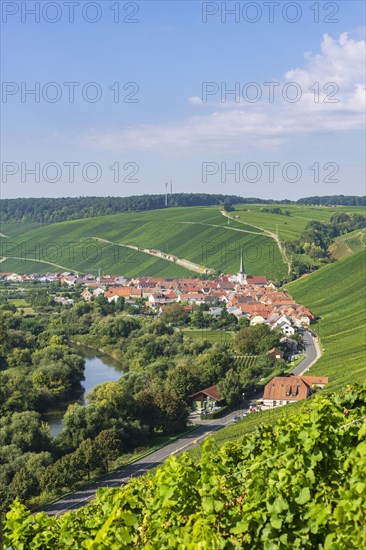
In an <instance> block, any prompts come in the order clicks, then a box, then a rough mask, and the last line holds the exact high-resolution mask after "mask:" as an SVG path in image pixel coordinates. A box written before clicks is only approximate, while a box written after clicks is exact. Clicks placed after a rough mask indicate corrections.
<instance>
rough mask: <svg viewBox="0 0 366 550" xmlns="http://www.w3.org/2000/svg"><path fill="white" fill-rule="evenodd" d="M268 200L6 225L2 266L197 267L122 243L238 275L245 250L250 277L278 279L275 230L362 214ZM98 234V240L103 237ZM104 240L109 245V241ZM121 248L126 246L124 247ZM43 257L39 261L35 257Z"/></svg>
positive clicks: (129, 272) (135, 271)
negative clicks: (267, 203)
mask: <svg viewBox="0 0 366 550" xmlns="http://www.w3.org/2000/svg"><path fill="white" fill-rule="evenodd" d="M261 208H263V205H239V206H237V208H236V212H235V213H232V214H231V215H232V216H234V215H237V216H239V218H240V220H238V221H236V220H230V221H228V220H227V218H225V217H224V216H223V215H222V214H221V212H220V209H219V207H217V206H216V207H206V208H202V207H192V208H168V209H166V210H152V211H147V212H124V213H121V214H115V215H111V216H100V217H98V218H89V219H83V220H75V221H68V222H62V223H57V224H50V225H46V226H42V227H40V226H39V225H38V224H23V225H22V224H9V225H6V224H5V225H4V224H3V225H2V228H1V232H2V233H3V234H5V235H7V237H8V238H3V237H0V242H1V245H2V250H1V252H0V256H2V257H6V258H8V259H7V260H6V261H3V262H1V268H0V269H1V270H2V271H15V272H19V273H24V272H32V271H33V272H35V271H39V272H44V271H49V270H56V269H58V270H60V269H61V270H77V271H80V272H93V270H94V271H96V270H97V269H98V268H101V269H102V271H104V272H108V273H112V274H123V275H126V276H133V275H136V276H138V275H139V276H141V275H149V276H153V275H155V276H166V277H180V276H189V275H191V274H192V270H190V269H189V268H187V267H186V266H181V265H178V264H177V263H173V262H170V261H168V260H166V259H163V258H159V257H155V256H152V255H149V254H147V253H145V252H141V251H138V250H131V249H129V248H126V247H124V246H123V245H132V246H137V247H138V248H140V249H143V248H148V249H154V250H157V251H160V252H162V253H164V254H174V255H175V256H176V257H178V258H179V259H183V260H184V259H186V260H189V261H191V262H194V263H195V264H197V266H198V267H201V268H204V267H208V268H211V269H220V270H223V271H225V272H227V273H236V272H237V269H238V264H239V258H240V251H241V250H243V253H244V260H245V263H246V269H247V272H248V273H249V274H256V275H266V276H267V277H268V278H270V279H274V280H278V279H280V278H282V277H283V276H285V275H286V273H287V264H286V263H285V262H284V261H283V259H282V258H281V254H280V251H279V249H278V246H277V244H276V242H275V240H274V239H273V238H271V236H270V235H269V233H268V232H272V233H275V232H276V231H277V230H278V234H279V236H280V239H281V240H283V239H295V238H297V237H298V236H299V235H300V234H301V232H302V231H303V229H304V227H305V226H306V224H307V223H308V222H309V221H310V220H313V219H316V220H319V221H327V220H329V218H330V216H331V215H332V213H333V212H336V211H337V212H339V211H340V210H342V211H351V212H358V211H360V210H361V209H358V208H351V207H349V208H345V207H341V208H340V207H334V208H322V207H309V206H288V205H284V206H282V207H281V208H282V209H286V210H289V211H290V213H291V215H290V216H283V215H278V214H269V213H265V212H261V211H260V209H261ZM98 239H99V240H98ZM102 239H104V241H108V242H102ZM121 245H122V246H121ZM35 260H38V261H35Z"/></svg>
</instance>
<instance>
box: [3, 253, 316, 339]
mask: <svg viewBox="0 0 366 550" xmlns="http://www.w3.org/2000/svg"><path fill="white" fill-rule="evenodd" d="M0 280H5V281H12V282H27V281H32V280H37V281H39V282H40V283H49V282H54V281H59V282H60V283H61V284H65V285H67V286H69V287H74V286H75V285H76V284H81V285H82V286H83V287H84V289H83V290H82V292H81V298H82V299H83V300H85V301H90V300H92V299H95V298H96V297H98V296H100V295H104V296H105V297H106V298H107V300H108V301H109V302H116V301H117V300H118V299H119V298H121V297H123V298H124V300H125V302H126V303H130V304H133V303H135V302H136V300H138V299H144V300H145V305H146V307H147V308H150V309H151V310H152V311H154V312H155V313H157V314H161V313H162V312H163V311H164V310H166V309H167V308H168V307H169V306H170V305H171V304H173V303H180V304H182V305H184V306H185V308H186V309H187V310H189V309H192V308H193V307H194V306H199V305H201V304H206V305H207V308H206V311H205V314H206V315H210V316H212V317H214V318H216V317H219V316H220V315H221V312H222V310H223V308H224V307H226V310H227V312H228V313H231V314H233V315H235V317H237V318H238V319H239V318H240V317H242V316H244V317H247V318H248V319H249V322H250V325H251V326H253V325H256V324H258V323H266V324H267V325H269V326H270V328H271V329H275V328H279V329H281V331H282V332H283V333H284V335H285V336H288V337H291V336H292V335H293V334H294V333H295V331H296V330H297V329H298V328H301V327H306V326H309V325H310V323H311V322H312V320H313V319H314V316H313V315H312V313H311V312H310V311H309V310H308V309H307V308H306V307H304V306H303V305H301V304H298V303H297V302H296V300H295V299H294V298H293V297H292V296H290V295H289V294H287V293H286V292H280V291H278V290H277V289H276V287H275V286H274V284H273V283H271V282H269V281H268V280H267V278H266V277H264V276H250V275H247V274H246V273H245V270H244V262H243V257H242V256H241V260H240V268H239V272H238V273H237V275H222V276H220V277H218V278H217V279H214V280H200V279H188V278H180V279H167V278H161V277H129V278H125V277H122V276H119V275H118V276H112V275H105V276H101V275H99V276H94V275H90V274H88V275H78V274H75V273H61V274H59V273H46V274H45V275H38V274H32V275H17V274H16V273H0ZM57 300H58V301H59V302H60V303H62V304H65V305H67V304H70V303H72V302H70V299H68V298H65V297H58V298H57Z"/></svg>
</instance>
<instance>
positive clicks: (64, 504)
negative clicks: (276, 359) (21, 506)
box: [44, 331, 320, 516]
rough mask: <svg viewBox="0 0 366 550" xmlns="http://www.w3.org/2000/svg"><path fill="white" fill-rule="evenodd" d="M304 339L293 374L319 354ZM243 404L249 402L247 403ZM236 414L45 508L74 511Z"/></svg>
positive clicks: (208, 424)
mask: <svg viewBox="0 0 366 550" xmlns="http://www.w3.org/2000/svg"><path fill="white" fill-rule="evenodd" d="M303 339H304V342H305V355H306V357H305V358H304V359H303V361H301V363H299V364H298V365H297V366H296V367H295V368H294V369H293V371H292V372H293V373H294V374H296V375H301V374H303V373H304V372H305V371H306V370H307V369H308V368H309V367H310V366H311V365H312V363H313V362H315V361H316V360H317V358H318V357H319V356H320V351H319V346H317V345H316V343H315V340H314V338H313V337H312V336H311V334H310V333H309V332H308V331H304V334H303ZM260 397H261V396H260V395H258V396H257V397H256V399H259V398H260ZM253 404H254V402H253ZM246 406H248V404H247V403H246ZM237 414H238V411H237V410H236V411H233V412H231V413H229V414H228V415H227V416H225V417H224V418H218V419H215V420H205V421H204V422H203V425H201V426H199V427H198V428H197V429H195V430H193V431H192V432H190V433H189V434H187V435H185V436H183V437H181V438H180V439H177V441H175V442H174V443H171V444H170V445H166V446H165V447H163V448H162V449H159V450H158V451H155V452H154V453H151V454H150V455H148V456H146V457H145V458H142V459H141V460H138V461H137V462H134V463H133V464H130V465H129V466H125V467H124V468H122V469H121V470H120V471H118V472H115V473H113V474H111V475H110V476H108V477H105V478H104V479H103V480H101V481H97V482H95V483H91V484H90V485H88V486H87V487H85V488H83V489H80V490H79V491H77V492H76V493H73V494H72V495H70V496H68V497H65V498H63V499H61V500H58V501H57V502H55V503H54V504H51V505H50V506H47V507H46V508H44V511H45V512H46V513H47V514H49V515H51V516H53V515H60V514H63V513H65V512H67V511H69V510H76V509H77V508H81V506H84V505H85V504H87V502H88V501H89V500H91V499H93V498H94V497H95V493H96V491H97V489H99V488H100V487H114V486H117V485H123V484H125V483H127V482H128V481H129V480H130V479H131V478H132V477H137V476H140V475H142V474H144V473H145V472H147V471H148V470H151V469H152V468H155V467H156V466H158V465H159V464H162V463H163V462H164V460H166V459H167V458H168V457H169V456H171V455H173V454H179V453H182V452H183V451H186V450H188V449H190V448H192V447H194V446H195V445H197V443H199V442H201V441H202V440H203V439H205V438H206V437H207V436H208V435H210V434H212V433H213V432H216V431H217V430H220V429H221V428H223V427H224V426H227V425H229V424H232V422H233V418H234V416H236V415H237Z"/></svg>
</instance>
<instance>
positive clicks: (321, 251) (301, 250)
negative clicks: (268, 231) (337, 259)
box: [284, 212, 366, 275]
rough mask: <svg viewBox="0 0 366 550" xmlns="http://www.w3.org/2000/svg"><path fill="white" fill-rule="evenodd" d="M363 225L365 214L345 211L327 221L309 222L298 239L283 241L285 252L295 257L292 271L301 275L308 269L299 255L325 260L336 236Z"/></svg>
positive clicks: (365, 218) (365, 219) (320, 260)
mask: <svg viewBox="0 0 366 550" xmlns="http://www.w3.org/2000/svg"><path fill="white" fill-rule="evenodd" d="M364 227H366V216H362V215H361V214H347V213H345V212H339V213H338V212H336V213H335V214H333V215H332V216H331V218H330V220H329V222H319V221H311V222H309V223H308V224H307V226H306V227H305V229H304V231H303V233H302V235H301V236H300V238H299V239H297V240H295V241H285V243H284V245H285V247H286V251H287V253H289V254H290V255H293V256H294V257H295V259H294V261H293V269H294V272H295V273H296V274H297V275H299V274H300V275H301V274H303V273H305V272H306V271H307V270H308V266H307V265H306V263H305V262H304V261H303V260H302V258H301V255H306V256H309V257H310V258H311V259H312V260H314V261H316V262H318V263H320V262H327V261H329V260H330V259H331V258H330V254H329V246H330V245H331V244H332V243H333V241H334V240H335V239H336V238H337V237H339V236H341V235H345V234H346V233H350V232H351V231H356V230H357V229H362V228H364Z"/></svg>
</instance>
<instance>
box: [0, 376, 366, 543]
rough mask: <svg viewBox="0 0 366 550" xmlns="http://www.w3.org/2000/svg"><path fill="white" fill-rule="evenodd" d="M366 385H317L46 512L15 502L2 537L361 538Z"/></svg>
mask: <svg viewBox="0 0 366 550" xmlns="http://www.w3.org/2000/svg"><path fill="white" fill-rule="evenodd" d="M365 415H366V385H364V386H363V388H360V387H358V388H357V387H348V388H347V389H346V390H344V391H343V392H341V393H340V394H333V395H330V396H329V395H325V394H323V395H321V394H318V395H317V397H316V398H315V399H314V400H312V401H311V402H309V404H308V405H306V406H305V407H304V408H303V409H302V410H301V414H299V415H298V416H297V417H296V418H287V419H286V420H282V421H280V422H278V423H277V424H276V425H275V426H263V425H262V426H258V428H257V429H256V431H255V432H254V433H252V434H250V435H246V436H245V438H244V439H243V440H242V441H238V442H235V443H228V444H226V445H224V446H223V447H222V448H220V449H219V450H218V449H216V448H213V442H212V440H208V441H207V442H206V443H205V445H204V449H203V452H202V455H201V458H200V461H199V462H198V463H196V462H195V461H194V460H193V459H192V458H190V457H189V456H188V455H187V454H184V455H182V457H180V458H177V457H171V458H170V459H169V460H168V461H167V462H166V463H165V464H164V465H163V466H162V467H160V468H159V469H158V470H157V471H155V472H154V473H152V474H150V475H149V476H147V477H143V478H138V479H134V480H132V481H131V482H130V483H128V484H127V485H126V486H124V487H121V488H118V489H100V490H99V491H98V494H97V498H96V499H95V501H93V502H92V503H91V504H89V505H88V506H86V507H84V508H82V509H80V510H78V511H76V512H70V513H67V514H65V515H64V516H62V517H60V518H58V519H57V518H50V517H48V516H46V515H45V514H37V515H36V516H31V515H30V512H29V511H27V510H26V508H24V507H23V506H22V505H21V504H19V503H15V504H14V505H13V507H12V509H11V511H9V512H8V514H7V519H6V524H5V544H8V545H10V544H11V545H12V546H13V548H14V550H19V549H26V548H27V549H28V548H31V549H33V548H37V549H64V548H68V549H79V548H80V549H82V548H86V549H108V550H113V549H115V550H117V549H125V548H126V549H127V548H134V547H135V548H144V549H159V550H160V549H163V548H166V549H170V548H171V549H190V550H200V549H209V550H215V549H217V550H218V549H236V548H244V549H254V548H255V549H266V550H267V549H268V550H275V549H283V548H284V549H286V548H291V549H301V550H306V549H309V550H310V549H311V550H313V549H323V548H324V549H326V550H341V549H344V550H345V549H350V548H366V500H365V489H366V460H365V458H366V441H365V436H366V429H365V428H366V424H365V418H366V416H365Z"/></svg>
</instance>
